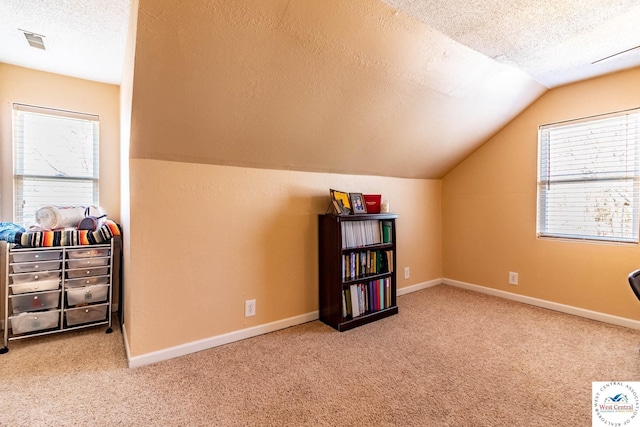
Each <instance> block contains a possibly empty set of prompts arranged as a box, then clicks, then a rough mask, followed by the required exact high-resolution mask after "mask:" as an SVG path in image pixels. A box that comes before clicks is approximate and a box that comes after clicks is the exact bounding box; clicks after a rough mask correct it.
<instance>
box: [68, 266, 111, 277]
mask: <svg viewBox="0 0 640 427" xmlns="http://www.w3.org/2000/svg"><path fill="white" fill-rule="evenodd" d="M106 274H109V267H95V268H78V269H75V270H67V277H68V278H69V279H78V278H80V277H89V276H104V275H106Z"/></svg>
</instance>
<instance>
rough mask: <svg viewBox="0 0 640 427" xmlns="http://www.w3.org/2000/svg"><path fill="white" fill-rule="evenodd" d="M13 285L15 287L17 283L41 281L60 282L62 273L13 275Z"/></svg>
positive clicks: (44, 272) (46, 272)
mask: <svg viewBox="0 0 640 427" xmlns="http://www.w3.org/2000/svg"><path fill="white" fill-rule="evenodd" d="M10 277H11V283H13V284H14V285H15V284H17V283H29V282H37V281H39V280H52V279H58V280H60V271H43V272H38V273H26V274H12V275H11V276H10Z"/></svg>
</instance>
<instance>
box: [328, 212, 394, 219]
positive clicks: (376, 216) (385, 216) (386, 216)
mask: <svg viewBox="0 0 640 427" xmlns="http://www.w3.org/2000/svg"><path fill="white" fill-rule="evenodd" d="M320 216H325V217H330V218H335V219H336V220H337V221H364V220H368V219H397V218H398V214H395V213H380V214H358V215H336V214H321V215H320Z"/></svg>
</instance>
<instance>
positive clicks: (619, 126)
mask: <svg viewBox="0 0 640 427" xmlns="http://www.w3.org/2000/svg"><path fill="white" fill-rule="evenodd" d="M623 117H624V118H625V119H624V121H625V123H624V124H623V123H622V120H619V121H616V123H615V125H616V128H615V129H616V131H618V132H620V131H623V128H624V137H625V139H624V141H626V142H625V143H624V144H625V151H624V153H625V154H624V155H625V159H626V160H625V162H626V163H625V165H627V164H631V165H630V166H629V167H628V168H627V169H626V170H625V171H624V172H621V171H619V170H616V169H617V168H616V166H615V165H614V166H610V167H604V166H603V164H605V163H606V162H605V161H600V162H599V163H598V164H597V171H588V172H587V171H586V168H585V171H583V172H581V173H580V174H578V173H576V172H577V170H574V171H573V174H571V173H569V172H568V171H567V175H566V176H565V177H562V178H560V177H552V175H553V174H554V173H556V172H554V173H552V172H551V170H552V168H554V167H558V165H560V166H562V165H563V163H564V162H566V161H565V160H563V159H562V157H561V155H560V154H557V155H556V158H555V159H554V158H553V157H554V156H553V155H552V154H551V153H552V150H554V149H557V150H558V151H560V149H559V148H555V147H553V144H554V142H553V141H552V135H551V134H552V132H554V131H556V132H558V133H561V132H562V131H560V130H561V129H564V130H566V129H568V128H569V129H570V128H573V129H580V130H581V131H585V132H586V131H587V130H589V131H590V130H593V127H598V126H600V125H601V124H602V123H604V122H605V121H606V120H616V119H619V118H623ZM630 126H631V127H630ZM616 131H613V132H610V133H607V136H617V134H616V133H615V132H616ZM607 132H609V131H607ZM587 135H588V136H591V134H587ZM588 136H585V137H583V138H582V140H581V141H583V144H584V145H583V146H582V147H584V146H588V145H589V144H588V142H590V141H588V139H589V138H588ZM600 137H601V136H600ZM556 138H557V139H560V138H561V137H559V136H557V135H556ZM564 138H566V139H569V138H568V137H564ZM620 140H621V141H622V140H623V139H620ZM617 142H618V140H617V139H616V140H615V142H607V143H606V144H602V145H604V146H606V148H607V149H609V148H612V149H613V148H615V144H616V143H617ZM557 144H567V145H566V146H565V149H566V147H569V146H570V147H571V148H570V150H571V149H573V150H576V151H578V150H580V149H581V148H582V147H581V146H580V145H579V143H578V142H577V141H573V142H571V143H566V142H562V143H560V142H557ZM584 153H589V154H588V155H587V156H589V155H590V156H594V157H596V158H598V160H600V159H599V157H598V155H601V154H603V153H605V151H604V150H603V151H600V149H593V150H584ZM576 157H577V156H576ZM603 157H605V156H603ZM614 157H615V156H614ZM629 159H631V160H629ZM537 162H538V168H537V195H536V236H537V238H539V239H554V240H558V239H560V240H568V241H583V242H592V243H615V244H638V243H639V239H640V235H639V233H640V231H639V223H640V221H639V218H640V107H637V108H632V109H628V110H622V111H616V112H612V113H605V114H598V115H594V116H588V117H582V118H579V119H572V120H566V121H561V122H555V123H548V124H543V125H540V126H539V127H538V155H537ZM577 163H580V162H577ZM618 167H619V166H618ZM607 182H608V183H616V182H617V183H618V184H619V185H621V186H623V187H624V185H625V184H626V186H627V190H628V191H629V193H630V195H631V197H630V200H631V201H630V202H629V205H630V206H631V213H630V214H627V216H626V217H624V218H629V217H630V220H629V219H626V220H625V219H624V218H623V216H624V213H623V214H619V213H618V212H616V213H618V215H619V216H620V217H621V218H623V219H619V220H618V221H619V222H618V223H616V225H621V226H623V227H621V231H619V232H613V234H612V235H597V234H598V232H599V231H598V226H597V225H596V223H597V222H598V220H596V217H597V214H595V213H590V214H587V213H586V210H587V209H588V206H589V203H588V202H586V199H587V198H588V197H589V195H590V194H591V195H592V194H595V193H597V191H600V192H601V194H605V193H604V191H603V190H602V189H600V190H597V187H598V186H599V185H601V184H602V183H607ZM552 186H553V187H555V190H556V191H558V188H560V187H561V186H564V187H565V189H564V190H561V191H560V193H561V194H562V195H563V196H564V198H563V199H562V201H563V202H565V203H566V204H567V205H569V204H570V202H569V200H570V197H571V196H572V195H580V196H581V197H583V198H584V199H582V200H580V203H583V204H584V205H583V206H582V207H584V209H585V212H583V213H582V215H583V218H586V217H590V219H592V220H593V224H591V225H587V224H586V223H585V229H586V230H588V231H584V232H583V233H580V232H575V230H574V232H564V233H563V232H558V229H560V228H562V227H564V226H565V225H564V224H563V225H559V223H558V222H559V221H560V219H561V218H560V214H558V217H555V216H553V217H551V215H553V214H552V213H551V212H550V209H549V206H550V205H552V204H553V203H554V202H556V201H555V200H554V199H553V197H555V196H554V195H552ZM574 186H576V187H579V191H576V192H573V194H572V191H571V190H569V189H568V188H570V187H574ZM590 191H592V193H590ZM620 195H621V196H622V194H620ZM626 200H629V199H628V198H627V199H626ZM556 203H559V202H556ZM605 205H606V204H605ZM624 205H625V206H626V203H625V204H624ZM577 206H581V205H580V204H579V203H576V204H574V206H571V207H568V208H564V210H563V211H562V209H559V211H562V214H564V215H570V212H571V209H572V208H573V209H576V207H577ZM606 209H610V210H611V212H610V213H611V216H613V213H614V212H613V211H614V210H615V208H613V209H612V208H610V207H607V208H606ZM551 218H553V219H551ZM554 221H558V222H554ZM629 222H630V225H627V226H626V227H627V228H628V231H622V228H624V224H625V223H629ZM566 223H567V224H571V225H570V226H566V227H567V228H565V231H567V230H568V229H569V228H571V227H576V228H577V227H578V226H579V223H580V221H579V220H574V219H573V218H572V219H567V220H566ZM612 224H613V218H612ZM554 227H556V229H555V230H553V228H554ZM612 229H613V226H612Z"/></svg>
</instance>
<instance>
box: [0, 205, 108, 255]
mask: <svg viewBox="0 0 640 427" xmlns="http://www.w3.org/2000/svg"><path fill="white" fill-rule="evenodd" d="M88 216H91V217H95V218H99V219H98V220H97V222H96V228H95V230H79V229H78V228H77V226H78V224H79V223H80V221H82V219H84V218H86V217H88ZM36 222H37V225H35V226H33V227H31V228H30V229H29V231H27V230H25V229H24V228H22V227H20V226H19V225H16V224H13V223H6V222H1V223H0V240H4V241H7V242H9V243H15V244H18V245H21V246H25V247H49V246H76V245H94V244H99V243H105V242H107V241H109V240H110V239H111V238H113V236H118V235H120V228H119V227H118V225H117V224H116V223H115V222H114V221H112V220H110V219H108V218H107V214H106V212H105V211H104V209H102V208H101V207H98V206H65V207H58V206H45V207H42V208H40V209H38V211H37V212H36Z"/></svg>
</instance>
